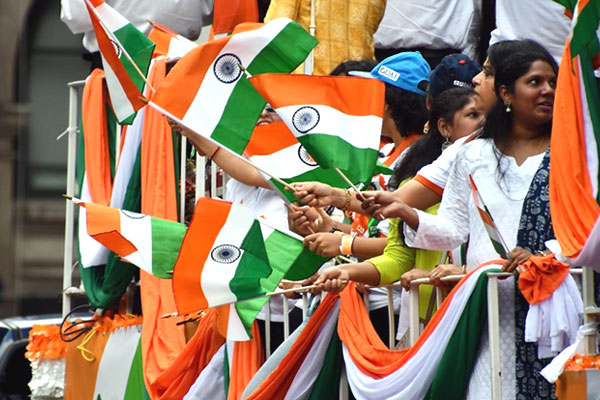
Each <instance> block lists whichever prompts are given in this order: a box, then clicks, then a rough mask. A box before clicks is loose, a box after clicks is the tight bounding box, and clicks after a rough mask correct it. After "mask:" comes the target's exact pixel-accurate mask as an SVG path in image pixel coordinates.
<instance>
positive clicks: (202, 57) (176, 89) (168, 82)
mask: <svg viewBox="0 0 600 400" xmlns="http://www.w3.org/2000/svg"><path fill="white" fill-rule="evenodd" d="M230 38H231V36H228V37H224V38H221V39H217V40H213V41H211V42H208V43H205V44H203V45H201V46H198V47H197V48H195V49H194V50H191V51H190V52H189V53H187V54H186V56H185V57H183V58H181V59H180V60H179V61H178V62H177V64H175V66H174V67H173V68H172V69H171V71H170V72H169V76H168V77H167V78H166V79H165V80H164V81H163V82H162V83H161V85H160V88H159V89H157V91H156V94H155V95H154V96H153V101H154V102H155V103H156V104H157V105H159V106H160V107H162V108H164V109H168V110H169V111H170V112H171V113H172V114H173V116H174V117H176V118H178V119H180V120H181V119H183V117H184V116H185V113H186V112H187V110H188V108H189V107H190V105H191V104H192V102H193V101H194V98H195V97H196V94H198V90H199V89H200V85H201V84H202V80H203V79H204V76H205V75H206V72H207V71H208V70H209V68H210V66H211V64H212V62H213V61H214V60H215V59H216V58H217V56H218V55H219V53H220V52H221V50H222V49H223V47H225V45H226V44H227V42H229V39H230ZM180 70H181V71H185V74H182V73H180V72H179V71H180ZM152 86H153V87H154V85H152Z"/></svg>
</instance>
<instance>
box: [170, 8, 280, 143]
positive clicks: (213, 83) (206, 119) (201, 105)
mask: <svg viewBox="0 0 600 400" xmlns="http://www.w3.org/2000/svg"><path fill="white" fill-rule="evenodd" d="M290 22H291V21H290V20H289V19H287V18H281V19H276V20H274V21H272V22H270V23H269V24H267V25H265V26H263V27H261V28H260V29H258V30H255V31H250V32H243V33H239V34H236V35H233V36H232V37H231V39H230V40H229V42H227V44H226V45H225V47H223V49H222V50H221V52H220V53H219V56H220V55H221V54H226V53H233V54H235V55H236V56H237V57H238V58H239V59H240V61H241V63H242V65H243V66H244V67H245V68H247V67H248V66H249V65H250V64H251V63H252V61H253V60H254V58H255V57H256V55H258V54H259V53H260V52H261V51H262V50H263V49H264V48H265V47H266V46H267V45H268V44H269V43H270V42H271V41H272V40H273V38H274V37H275V36H277V35H278V34H279V33H280V32H281V31H282V30H283V29H284V28H285V27H286V26H287V25H288V24H289V23H290ZM252 36H254V37H256V39H254V40H253V41H252V44H253V45H252V46H248V41H247V38H248V37H252ZM219 56H217V58H216V59H215V60H214V61H213V63H212V64H211V65H210V67H209V69H208V71H206V75H205V76H204V80H203V81H202V84H201V85H200V89H199V90H198V93H197V94H196V97H195V98H194V100H193V101H192V104H190V107H189V109H188V110H187V112H186V113H185V115H184V116H183V120H182V122H183V123H184V125H186V126H202V127H205V128H206V131H205V132H198V133H199V134H201V135H204V136H210V135H211V134H212V132H213V131H214V129H215V127H216V126H217V124H218V123H219V121H220V120H221V116H222V114H223V110H224V109H225V107H226V106H227V102H228V100H229V97H230V96H231V93H232V92H233V89H234V88H235V86H236V84H237V82H238V81H235V82H233V83H230V84H226V83H223V82H221V81H219V80H218V79H217V78H216V76H215V74H214V64H215V61H216V60H217V59H218V58H219ZM207 104H210V106H209V107H207ZM216 110H219V111H216Z"/></svg>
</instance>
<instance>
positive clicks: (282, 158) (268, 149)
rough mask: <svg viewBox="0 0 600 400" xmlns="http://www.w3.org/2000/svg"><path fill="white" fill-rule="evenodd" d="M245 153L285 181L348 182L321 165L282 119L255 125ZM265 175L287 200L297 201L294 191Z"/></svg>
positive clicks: (342, 185)
mask: <svg viewBox="0 0 600 400" xmlns="http://www.w3.org/2000/svg"><path fill="white" fill-rule="evenodd" d="M244 153H245V154H246V156H247V157H248V158H249V159H250V161H252V162H253V163H254V164H255V165H257V166H258V167H260V168H262V169H263V170H265V171H269V172H271V171H272V172H274V173H276V174H277V176H278V178H280V179H282V180H283V181H284V182H287V183H292V182H310V181H317V182H322V183H326V184H328V185H331V186H334V187H342V188H345V187H347V186H348V184H347V183H346V181H344V180H343V179H342V177H340V175H339V174H338V173H337V172H335V171H334V170H330V169H324V168H321V167H320V166H319V165H318V164H317V162H316V161H315V160H314V159H313V158H312V157H311V155H310V154H309V153H308V151H307V150H306V148H305V147H304V146H302V144H300V142H299V141H298V139H296V137H295V136H294V134H293V133H292V132H291V131H290V130H289V129H288V128H287V126H286V124H285V123H284V122H275V123H272V124H268V125H261V126H257V127H256V128H254V132H253V133H252V137H251V138H250V142H249V143H248V146H247V147H246V150H245V152H244ZM264 178H265V179H266V180H267V181H269V182H270V183H271V184H272V185H273V186H274V187H275V188H277V189H278V190H279V191H280V192H281V194H282V195H283V196H285V197H286V198H287V199H288V200H289V201H290V202H293V201H296V198H295V197H294V195H293V192H291V191H288V190H285V187H284V186H283V185H282V184H281V183H279V182H278V181H276V180H275V179H272V178H271V177H269V176H267V175H264ZM355 183H356V182H355Z"/></svg>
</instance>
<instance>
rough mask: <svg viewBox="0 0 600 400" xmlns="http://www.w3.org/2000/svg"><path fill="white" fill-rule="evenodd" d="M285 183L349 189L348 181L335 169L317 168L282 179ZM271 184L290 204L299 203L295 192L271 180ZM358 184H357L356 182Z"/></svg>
mask: <svg viewBox="0 0 600 400" xmlns="http://www.w3.org/2000/svg"><path fill="white" fill-rule="evenodd" d="M281 180H283V181H284V182H287V183H294V182H321V183H326V184H328V185H330V186H333V187H338V188H345V187H348V184H347V183H346V181H345V180H344V179H343V178H342V177H341V176H340V174H338V173H337V172H336V171H335V170H333V169H324V168H320V167H319V168H315V169H312V170H310V171H307V172H305V173H303V174H300V175H298V176H294V177H292V178H281ZM270 182H271V183H272V184H273V185H274V186H275V187H276V188H277V189H278V190H279V191H280V192H281V194H282V195H283V196H284V197H285V198H286V199H288V200H289V201H290V202H294V201H298V199H297V198H295V197H294V192H292V191H291V190H285V186H283V185H282V184H281V183H279V182H277V181H275V180H273V179H271V180H270ZM355 183H356V182H355Z"/></svg>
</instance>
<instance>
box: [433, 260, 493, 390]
mask: <svg viewBox="0 0 600 400" xmlns="http://www.w3.org/2000/svg"><path fill="white" fill-rule="evenodd" d="M490 272H500V269H490V270H488V271H486V272H485V273H483V274H481V275H480V276H479V279H478V280H477V285H476V286H475V288H474V289H473V292H472V293H471V296H470V297H469V301H468V302H467V304H466V306H465V309H464V311H463V313H462V315H461V317H460V319H459V320H458V323H457V325H456V328H455V329H454V332H453V333H452V336H451V337H450V341H449V342H448V346H447V347H446V350H445V351H444V355H443V356H442V359H441V360H440V363H439V364H438V367H437V370H436V372H435V375H434V377H433V382H432V383H431V386H430V387H429V390H428V392H427V395H426V396H425V399H426V400H434V399H446V400H452V399H456V400H461V399H463V398H464V396H465V392H466V390H467V385H468V383H469V379H470V377H471V372H472V370H473V365H474V364H475V358H476V356H477V350H478V348H479V340H480V337H481V332H482V329H483V328H484V326H485V324H486V322H487V281H488V279H487V274H488V273H490Z"/></svg>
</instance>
